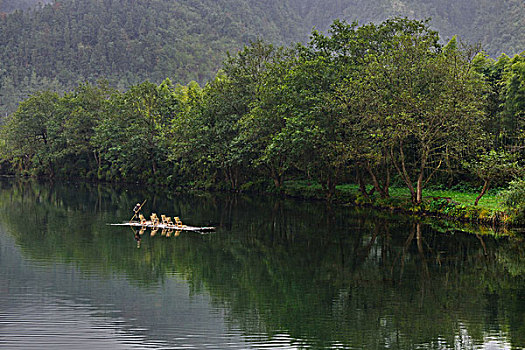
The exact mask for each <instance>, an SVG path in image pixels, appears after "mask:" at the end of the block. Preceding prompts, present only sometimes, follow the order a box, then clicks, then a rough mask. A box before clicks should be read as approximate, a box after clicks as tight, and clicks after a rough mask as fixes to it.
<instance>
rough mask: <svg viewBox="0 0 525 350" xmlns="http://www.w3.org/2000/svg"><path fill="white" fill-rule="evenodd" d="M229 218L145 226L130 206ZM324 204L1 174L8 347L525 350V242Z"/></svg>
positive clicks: (1, 290) (188, 216)
mask: <svg viewBox="0 0 525 350" xmlns="http://www.w3.org/2000/svg"><path fill="white" fill-rule="evenodd" d="M144 199H147V202H146V205H145V207H144V211H145V212H146V213H150V212H151V211H155V212H156V213H157V214H159V215H160V214H162V213H165V214H168V215H171V216H179V217H181V218H182V219H183V221H184V223H187V224H189V225H198V226H209V225H212V226H217V231H216V232H214V233H210V234H206V235H201V234H198V233H191V232H190V233H185V232H181V233H180V234H179V233H175V232H172V233H169V234H168V235H169V237H167V236H166V234H164V235H163V234H162V232H160V231H159V232H157V233H156V234H155V235H154V236H152V235H151V232H150V231H147V232H145V233H144V234H143V235H142V236H140V237H141V240H140V241H137V240H135V235H136V232H134V231H133V230H132V229H130V228H129V227H115V226H109V225H107V224H109V223H118V222H123V221H126V220H129V218H130V216H131V208H133V206H134V204H135V203H137V202H141V201H142V200H144ZM444 231H446V228H444V227H438V226H436V225H431V224H428V223H425V224H420V223H417V222H413V221H410V220H409V219H407V218H403V217H396V216H391V215H387V214H385V213H373V212H369V211H365V210H356V209H354V208H349V207H336V208H328V207H327V206H326V205H325V204H324V203H318V202H313V203H312V202H303V201H296V200H289V199H286V200H283V199H278V198H268V197H254V196H233V195H200V196H196V195H178V194H173V193H171V194H170V193H153V192H152V191H143V190H142V191H141V190H138V189H136V188H131V187H130V188H125V187H120V188H113V187H111V186H106V185H99V186H96V185H87V184H67V185H64V184H54V185H53V184H38V183H35V182H27V181H25V182H19V181H13V180H1V181H0V348H1V349H17V348H23V349H37V348H38V349H303V348H304V349H387V348H388V349H523V348H525V241H524V239H523V237H514V238H505V237H504V238H498V239H496V238H493V237H488V236H483V235H474V234H463V233H459V232H449V233H444Z"/></svg>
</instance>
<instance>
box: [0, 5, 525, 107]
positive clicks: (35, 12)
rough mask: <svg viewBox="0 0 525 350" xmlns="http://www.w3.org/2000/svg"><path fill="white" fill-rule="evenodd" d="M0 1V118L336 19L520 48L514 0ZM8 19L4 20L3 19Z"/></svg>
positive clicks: (193, 72)
mask: <svg viewBox="0 0 525 350" xmlns="http://www.w3.org/2000/svg"><path fill="white" fill-rule="evenodd" d="M46 2H49V1H35V0H18V1H13V0H0V12H4V13H3V14H2V15H1V16H0V47H1V50H0V115H2V116H4V115H6V114H7V113H11V112H13V111H14V110H15V108H16V106H17V104H18V102H19V101H21V100H22V99H24V98H25V97H27V96H29V95H30V94H31V93H34V92H36V91H39V90H42V89H52V90H57V91H64V90H71V89H72V88H73V87H74V86H76V85H77V84H78V83H80V82H83V81H90V82H94V81H96V80H97V79H99V78H106V79H108V81H109V83H110V84H111V85H112V86H114V87H117V88H119V89H125V88H128V87H130V86H131V85H133V84H137V83H139V82H142V81H144V80H146V79H147V80H150V81H153V82H156V83H159V82H161V81H162V80H163V79H164V78H166V77H169V78H171V79H172V80H173V81H176V82H180V83H182V84H186V83H188V82H189V81H191V80H196V81H198V82H199V83H201V84H202V83H204V82H206V81H209V80H210V79H211V78H212V77H213V76H214V75H215V73H216V71H217V69H218V68H219V67H220V63H221V62H222V60H223V59H224V58H225V57H226V53H227V51H231V52H235V51H237V50H238V49H240V48H241V47H242V46H243V45H244V44H247V43H249V42H250V41H253V40H255V39H256V38H263V39H264V40H266V41H269V42H272V43H274V44H289V43H290V42H297V41H303V42H304V41H306V40H307V39H308V36H309V33H310V32H311V29H312V28H313V27H316V28H318V29H319V30H321V31H324V30H326V29H327V28H328V26H329V24H330V23H331V22H332V20H333V19H335V18H341V19H344V20H347V21H348V22H352V21H354V20H357V21H359V23H360V24H364V23H367V22H370V21H372V22H375V23H378V22H380V21H383V20H384V19H386V18H390V17H392V16H408V17H411V18H418V19H422V18H427V17H432V22H431V27H433V28H435V29H438V30H439V31H440V33H441V36H442V38H443V39H445V40H448V39H449V38H450V37H451V36H452V35H454V34H458V35H459V36H460V38H461V39H463V40H464V41H467V42H470V43H477V42H480V43H482V44H483V47H484V49H485V50H486V51H487V52H488V53H489V54H490V55H491V56H493V57H495V56H498V55H499V54H500V53H502V52H505V53H507V54H508V55H514V54H515V53H518V52H520V51H522V50H523V49H524V48H525V35H523V30H522V29H523V28H524V27H525V23H524V21H525V20H524V18H525V10H524V7H523V4H522V2H521V1H520V0H503V1H498V2H494V1H489V0H461V1H453V0H445V1H441V2H431V1H428V0H373V1H363V0H358V1H352V2H350V1H347V0H344V1H343V0H326V1H314V0H284V1H257V0H220V1H215V0H181V1H175V0H148V1H140V0H61V1H58V0H57V1H54V2H53V3H52V4H49V5H46V6H44V7H43V8H42V7H41V6H36V7H33V8H32V9H30V10H26V11H24V12H19V11H18V12H13V11H14V10H15V9H27V8H29V6H31V5H35V4H42V3H46ZM7 13H8V14H7Z"/></svg>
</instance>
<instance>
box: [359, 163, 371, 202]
mask: <svg viewBox="0 0 525 350" xmlns="http://www.w3.org/2000/svg"><path fill="white" fill-rule="evenodd" d="M356 179H357V183H358V184H359V191H360V192H361V194H362V195H363V197H365V198H366V199H370V196H369V195H368V193H367V192H366V184H365V180H364V179H363V174H362V173H361V169H360V168H359V165H358V166H357V167H356Z"/></svg>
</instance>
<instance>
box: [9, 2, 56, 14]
mask: <svg viewBox="0 0 525 350" xmlns="http://www.w3.org/2000/svg"><path fill="white" fill-rule="evenodd" d="M51 1H52V0H0V13H2V12H4V13H10V12H13V11H16V10H27V9H29V8H31V7H35V6H37V5H41V4H47V3H50V2H51Z"/></svg>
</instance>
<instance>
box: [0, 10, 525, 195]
mask: <svg viewBox="0 0 525 350" xmlns="http://www.w3.org/2000/svg"><path fill="white" fill-rule="evenodd" d="M524 141H525V57H524V56H520V55H516V56H515V57H513V58H510V57H508V56H506V55H502V56H501V57H499V59H497V60H494V59H491V58H488V57H487V56H486V55H485V54H484V53H483V52H477V51H475V50H473V49H472V48H469V47H461V45H459V44H458V42H457V41H456V39H455V38H453V39H452V40H450V41H449V42H448V43H447V44H446V45H442V44H440V41H439V36H438V34H437V32H435V31H432V30H431V29H429V27H428V23H427V22H421V21H415V20H408V19H390V20H387V21H385V22H383V23H381V24H379V25H374V24H368V25H364V26H357V25H356V24H347V23H345V22H341V21H335V22H334V23H333V24H332V26H331V29H330V31H329V33H328V34H326V35H325V34H322V33H319V32H316V31H314V32H313V33H312V36H311V39H310V41H309V42H308V43H306V44H304V45H302V44H297V45H295V46H293V47H275V46H272V45H270V44H267V43H264V42H262V41H255V42H253V43H251V44H250V45H248V46H246V47H245V48H244V49H243V50H242V51H240V52H239V53H238V54H236V55H230V56H228V58H227V59H226V60H225V61H224V64H223V68H222V70H221V71H220V72H219V73H218V74H217V76H216V77H215V79H213V80H212V81H211V82H210V83H208V84H206V85H205V86H204V87H203V88H201V87H200V86H199V85H198V84H197V83H194V82H193V83H190V84H188V85H186V86H182V85H174V84H173V83H172V82H171V81H170V80H169V79H166V80H165V81H163V82H162V83H160V84H155V83H151V82H144V83H141V84H136V85H133V86H132V87H131V88H130V89H128V90H126V91H125V92H122V91H117V90H115V89H112V88H110V87H109V86H108V84H107V82H103V81H101V82H99V83H98V84H95V85H93V84H88V83H85V84H80V85H79V86H78V87H77V88H76V89H74V90H73V91H71V92H68V93H65V94H63V95H60V94H58V93H56V92H51V91H42V92H38V93H36V94H33V95H31V96H30V97H29V98H27V99H26V100H24V101H23V102H21V103H20V106H19V108H18V109H17V111H16V112H15V113H13V114H12V115H10V116H9V117H8V118H7V119H6V121H5V124H4V126H3V127H2V131H1V138H0V146H1V152H2V153H1V159H2V163H1V164H2V168H1V170H2V171H3V172H4V173H6V172H11V173H16V174H23V175H32V176H44V177H55V178H84V179H93V180H104V181H129V182H131V181H133V182H141V183H145V184H150V185H166V186H174V187H176V186H193V187H202V188H221V189H228V190H236V191H237V190H246V189H257V188H265V189H267V188H269V187H273V188H279V187H281V186H282V185H283V182H284V181H285V180H286V179H291V178H295V179H297V178H300V179H309V180H311V181H316V182H318V183H320V184H322V185H323V188H324V189H325V191H326V194H327V196H328V197H330V196H331V195H333V194H334V191H335V186H336V185H337V184H340V183H342V182H355V183H358V184H359V185H360V189H361V194H362V195H363V196H365V197H367V196H369V195H370V194H371V191H370V188H373V189H372V192H375V193H376V194H377V195H379V196H381V197H388V196H389V188H390V186H391V185H392V184H393V183H396V184H397V185H404V186H406V187H407V188H408V189H409V190H410V193H411V194H412V200H413V202H414V203H419V202H421V200H422V198H423V189H424V188H425V186H428V184H432V183H439V184H445V185H453V184H457V183H460V182H469V183H473V184H479V185H481V184H484V186H483V191H486V190H487V189H488V188H489V187H490V186H491V185H493V184H495V183H500V184H501V183H505V182H506V181H508V180H510V179H512V177H513V176H520V175H521V174H523V165H524V163H525V147H524V145H525V142H524ZM483 193H484V192H483Z"/></svg>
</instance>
